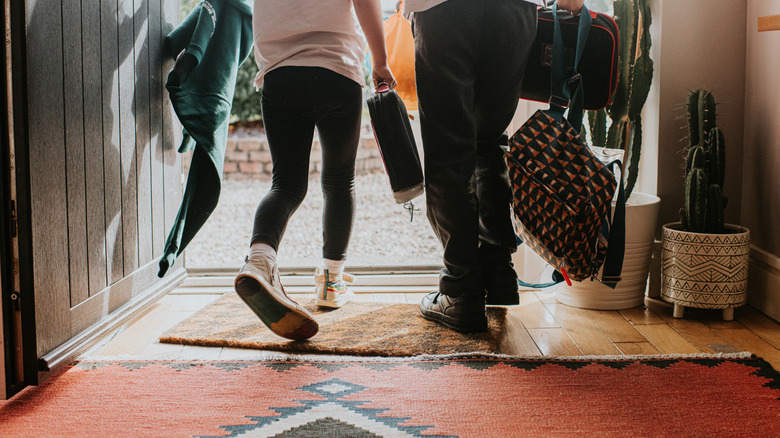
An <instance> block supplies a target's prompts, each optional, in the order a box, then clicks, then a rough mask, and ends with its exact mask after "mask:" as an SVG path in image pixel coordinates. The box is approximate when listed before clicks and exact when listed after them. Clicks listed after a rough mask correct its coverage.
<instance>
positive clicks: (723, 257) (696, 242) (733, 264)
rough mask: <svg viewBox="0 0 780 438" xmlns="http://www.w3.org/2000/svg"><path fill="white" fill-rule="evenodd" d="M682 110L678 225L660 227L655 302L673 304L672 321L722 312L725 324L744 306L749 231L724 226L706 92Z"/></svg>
mask: <svg viewBox="0 0 780 438" xmlns="http://www.w3.org/2000/svg"><path fill="white" fill-rule="evenodd" d="M687 107H688V137H689V147H688V148H687V157H686V159H685V206H684V207H682V208H681V209H680V218H681V221H680V222H674V223H670V224H666V225H664V226H663V233H662V240H663V243H662V248H661V297H663V299H664V300H666V301H668V302H670V303H673V304H674V317H675V318H682V317H683V312H684V310H685V307H698V308H705V309H723V319H724V320H727V321H730V320H732V319H733V318H734V308H735V307H738V306H741V305H743V304H745V302H746V301H747V279H748V256H749V254H750V230H748V229H747V228H745V227H741V226H738V225H731V224H726V223H724V218H723V209H724V207H725V205H726V201H727V199H726V198H725V197H724V196H723V183H724V179H725V174H726V143H725V140H724V137H723V132H721V130H720V129H719V128H718V127H717V124H716V113H715V99H714V97H713V96H712V93H710V92H709V91H706V90H696V91H693V92H691V94H690V95H689V97H688V104H687Z"/></svg>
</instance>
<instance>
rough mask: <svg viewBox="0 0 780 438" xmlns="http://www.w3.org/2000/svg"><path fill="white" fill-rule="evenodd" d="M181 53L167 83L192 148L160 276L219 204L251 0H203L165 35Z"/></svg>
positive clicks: (248, 45)
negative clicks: (180, 200) (183, 187)
mask: <svg viewBox="0 0 780 438" xmlns="http://www.w3.org/2000/svg"><path fill="white" fill-rule="evenodd" d="M164 45H165V47H166V50H167V51H168V54H169V55H170V56H172V57H178V59H177V62H176V65H175V66H174V69H173V70H172V71H171V73H170V74H169V75H168V81H167V83H166V85H165V87H166V89H167V90H168V92H169V94H170V99H171V104H172V105H173V109H174V112H175V113H176V116H177V117H178V119H179V121H180V122H181V124H182V127H183V129H184V141H183V142H182V145H181V146H180V148H179V151H180V152H184V151H187V150H190V149H193V148H194V152H193V155H192V161H191V164H190V170H189V174H188V176H187V185H186V187H185V189H184V196H183V199H182V204H181V207H180V208H179V213H178V215H177V217H176V221H175V222H174V225H173V227H172V229H171V230H170V232H169V234H168V239H167V241H166V244H165V250H164V253H163V255H162V258H161V259H160V271H159V273H158V276H160V277H162V276H164V275H165V273H166V272H167V271H168V268H170V266H171V265H173V263H174V262H175V260H176V258H177V257H178V256H179V255H180V254H181V253H182V251H184V248H185V247H186V246H187V244H189V242H190V241H191V240H192V238H193V237H195V234H197V232H198V231H199V230H200V229H201V227H202V226H203V224H205V222H206V220H208V218H209V216H210V215H211V213H212V212H213V211H214V209H215V208H216V206H217V202H218V201H219V194H220V190H221V187H222V166H223V164H224V160H225V145H226V143H227V133H228V123H229V119H230V110H231V107H232V102H233V91H234V89H235V84H236V75H237V72H238V67H239V66H240V65H241V63H242V62H244V61H245V60H246V58H247V57H248V56H249V53H250V51H251V49H252V1H251V0H204V1H202V2H201V3H200V4H199V5H198V6H197V7H196V8H195V9H193V11H192V12H191V13H190V15H189V16H188V17H187V18H186V19H185V20H184V21H183V22H182V23H181V24H180V25H179V26H178V27H176V29H174V30H173V31H172V32H171V33H170V34H168V36H167V37H166V41H165V44H164Z"/></svg>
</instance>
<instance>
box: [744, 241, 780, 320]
mask: <svg viewBox="0 0 780 438" xmlns="http://www.w3.org/2000/svg"><path fill="white" fill-rule="evenodd" d="M748 304H750V305H751V306H753V307H755V308H756V309H758V310H759V311H761V312H762V313H764V314H765V315H767V316H768V317H770V318H772V319H774V320H775V321H780V257H778V256H776V255H774V254H771V253H769V252H766V251H764V250H762V249H760V248H757V247H755V246H751V248H750V273H749V274H748Z"/></svg>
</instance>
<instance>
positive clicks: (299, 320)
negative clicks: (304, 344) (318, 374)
mask: <svg viewBox="0 0 780 438" xmlns="http://www.w3.org/2000/svg"><path fill="white" fill-rule="evenodd" d="M235 289H236V293H237V294H238V296H239V297H240V298H241V300H243V301H244V303H246V305H247V306H249V308H250V309H252V311H253V312H254V313H255V315H257V316H258V317H259V318H260V320H261V321H263V323H264V324H265V325H266V326H267V327H268V328H270V329H271V331H273V332H274V333H276V334H277V335H279V336H282V337H285V338H287V339H294V340H304V339H308V338H310V337H312V336H314V335H315V334H316V333H317V330H318V329H319V325H318V324H317V321H315V320H314V316H313V315H312V314H311V313H309V312H308V311H307V310H306V309H304V308H303V307H301V306H300V305H299V304H298V303H296V302H295V301H293V300H291V299H290V297H288V296H287V294H286V293H285V291H284V286H282V282H281V280H280V278H279V268H278V267H277V266H276V264H273V263H271V262H269V261H268V260H265V259H259V260H256V259H247V262H246V264H245V265H244V267H243V268H241V271H240V272H239V274H238V276H236V280H235Z"/></svg>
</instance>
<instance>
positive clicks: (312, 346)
mask: <svg viewBox="0 0 780 438" xmlns="http://www.w3.org/2000/svg"><path fill="white" fill-rule="evenodd" d="M296 300H297V302H298V303H299V304H300V305H301V306H303V307H305V308H306V309H307V310H308V311H310V312H311V313H312V314H313V315H314V317H315V319H316V320H317V323H318V324H319V325H320V329H319V332H318V333H317V334H316V335H315V336H314V337H312V338H310V339H308V340H306V341H290V340H288V339H285V338H282V337H279V336H277V335H276V334H274V333H273V332H271V331H270V330H269V329H268V328H267V327H266V326H265V325H264V324H263V323H262V322H261V321H260V319H259V318H258V317H257V316H255V314H254V313H252V311H251V310H249V308H248V307H247V306H246V305H245V304H244V303H243V302H242V301H241V299H240V298H238V295H237V294H235V293H226V294H225V295H223V296H222V297H220V298H218V299H217V300H216V301H214V302H213V303H211V304H209V305H207V306H206V307H204V308H203V309H201V310H199V311H198V312H196V313H194V314H193V315H191V316H190V317H189V318H187V319H185V320H184V321H182V322H180V323H179V324H177V325H175V326H174V327H172V328H171V329H170V330H168V331H167V332H165V333H163V334H162V336H160V342H164V343H171V344H183V345H199V346H208V347H234V348H251V349H259V350H273V351H283V352H287V353H300V354H307V353H308V354H318V353H319V354H335V355H349V356H388V357H393V356H420V355H424V354H434V355H441V354H455V353H473V352H476V353H498V352H499V349H498V345H499V341H500V339H501V336H503V335H504V333H505V327H506V308H504V307H494V306H488V307H487V309H486V313H487V316H488V331H487V332H484V333H458V332H455V331H453V330H450V329H447V328H445V327H442V326H441V325H439V324H437V323H434V322H431V321H428V320H426V319H424V318H422V317H421V316H420V311H419V305H418V304H406V303H377V302H363V301H356V302H352V303H349V304H348V305H346V306H344V307H342V308H340V309H328V308H321V307H318V306H316V305H315V304H314V300H313V299H312V298H308V297H306V298H297V297H296Z"/></svg>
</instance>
